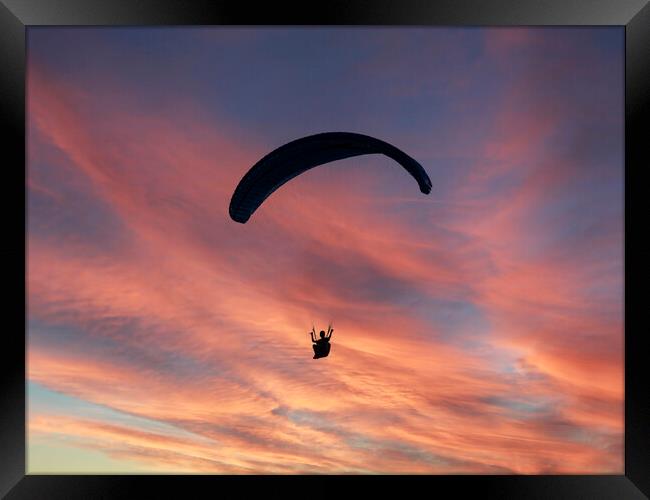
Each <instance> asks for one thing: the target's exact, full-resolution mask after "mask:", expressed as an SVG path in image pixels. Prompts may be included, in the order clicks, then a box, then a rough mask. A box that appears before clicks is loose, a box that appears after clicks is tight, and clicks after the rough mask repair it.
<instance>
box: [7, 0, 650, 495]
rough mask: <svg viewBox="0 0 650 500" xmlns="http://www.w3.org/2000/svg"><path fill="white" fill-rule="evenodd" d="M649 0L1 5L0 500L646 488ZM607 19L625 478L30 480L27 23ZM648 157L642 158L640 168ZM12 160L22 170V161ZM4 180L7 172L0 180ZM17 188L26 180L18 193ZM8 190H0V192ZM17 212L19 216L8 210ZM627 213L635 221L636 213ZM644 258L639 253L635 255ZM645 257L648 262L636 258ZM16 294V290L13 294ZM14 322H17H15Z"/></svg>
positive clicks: (130, 0)
mask: <svg viewBox="0 0 650 500" xmlns="http://www.w3.org/2000/svg"><path fill="white" fill-rule="evenodd" d="M648 3H649V0H443V1H435V2H434V1H429V2H426V1H422V0H399V1H395V0H373V1H368V0H366V1H364V0H329V1H327V2H322V3H320V4H310V3H308V2H302V3H297V2H296V3H287V2H278V1H274V2H259V3H250V2H245V1H243V0H240V1H238V2H235V1H233V0H227V1H226V0H224V1H222V0H219V1H210V0H194V1H179V0H118V1H115V0H113V1H110V0H0V102H1V105H2V108H1V109H2V121H3V124H5V125H6V127H5V132H4V134H3V141H2V143H3V149H4V151H5V158H11V160H8V161H4V162H3V164H4V168H3V170H4V173H5V175H6V176H7V175H8V179H9V182H8V186H7V187H6V188H5V200H8V204H7V206H6V207H5V212H4V213H5V214H6V215H5V221H6V222H5V227H8V228H9V231H8V232H9V234H8V235H7V238H6V241H5V245H3V246H4V249H3V254H4V255H5V257H8V260H9V261H10V262H6V263H5V270H6V271H7V272H6V273H5V274H6V275H8V278H9V279H6V280H5V283H7V285H8V286H7V291H8V293H6V294H5V296H6V297H7V298H8V300H9V301H7V299H5V303H6V304H7V306H6V309H5V311H6V313H5V314H6V315H7V316H9V318H10V319H11V321H10V322H9V323H8V325H7V326H6V327H5V328H6V329H5V332H4V335H3V343H2V353H3V356H2V360H3V362H2V378H1V384H2V390H1V391H0V415H1V419H2V428H1V432H0V464H1V465H0V495H1V496H3V497H5V495H6V498H9V499H17V498H43V499H45V498H47V499H56V498H65V499H73V498H114V497H115V498H125V497H131V496H135V497H139V496H143V497H146V498H154V497H155V498H159V497H179V496H184V497H194V496H197V494H192V493H188V489H197V490H196V491H199V490H198V488H200V489H201V490H204V491H205V492H206V493H207V494H209V495H222V494H225V495H226V496H227V497H229V496H230V494H229V493H226V489H225V488H228V489H231V488H234V489H236V491H237V496H240V497H242V496H243V497H247V496H248V494H247V493H248V490H249V489H252V488H255V489H259V490H260V491H261V492H263V493H264V494H269V493H273V492H277V493H278V494H282V495H286V494H287V493H288V492H290V491H292V490H294V488H292V487H293V486H299V488H295V491H297V492H299V491H302V494H310V495H311V494H312V493H313V492H315V491H316V492H319V491H321V492H324V493H327V492H329V493H330V494H338V492H339V491H341V490H342V488H345V489H347V488H348V487H349V486H350V487H352V486H355V487H362V488H364V490H366V493H365V494H366V495H367V494H372V493H375V492H376V493H380V492H381V493H386V494H391V493H400V494H405V493H406V494H410V493H408V491H413V492H414V493H415V492H418V494H422V493H424V494H426V495H427V496H428V495H437V494H438V492H439V491H440V488H445V489H447V490H449V489H453V490H454V493H453V494H454V496H461V497H462V496H466V495H467V494H471V495H472V496H475V495H480V497H483V496H485V497H488V498H553V499H559V498H571V499H573V498H589V499H600V498H602V499H609V498H611V499H627V498H647V496H648V495H650V461H649V460H648V457H649V456H650V438H649V432H648V421H650V391H648V390H647V388H646V387H645V381H646V380H647V374H648V363H647V362H646V358H647V351H645V350H644V349H643V344H644V343H643V337H644V336H645V335H646V334H647V331H646V330H645V329H643V328H642V327H641V326H640V325H643V323H642V321H641V319H642V318H641V315H642V313H643V309H642V303H641V296H640V294H637V292H635V291H636V290H642V289H641V284H642V282H643V281H645V280H644V279H645V278H647V277H648V273H647V272H646V271H647V251H645V252H644V251H641V252H637V253H636V254H633V252H632V251H633V249H634V248H635V247H636V246H637V245H635V244H633V243H631V242H632V238H633V237H634V238H636V239H637V240H638V239H639V235H641V234H642V233H643V227H642V224H644V222H645V220H644V216H643V214H647V213H650V212H648V209H647V202H646V200H645V199H644V197H643V194H642V192H641V190H642V189H643V188H644V184H643V182H641V173H642V172H643V170H644V167H645V168H647V166H648V165H649V164H650V163H649V162H648V154H647V150H648V146H647V144H648V140H647V137H650V136H649V135H648V133H647V132H644V130H648V129H650V120H649V119H648V104H649V101H650V5H648ZM222 24H235V25H358V24H360V25H421V26H432V25H438V26H440V25H445V26H517V25H528V26H530V25H536V26H539V25H546V26H557V25H569V26H574V25H575V26H593V25H599V26H602V25H611V26H621V27H624V28H625V473H624V474H623V475H603V476H596V475H592V476H589V475H547V476H493V475H489V476H488V475H485V476H483V475H480V476H467V475H455V476H354V477H353V476H298V477H296V476H162V475H150V476H141V475H132V476H111V475H105V476H103V475H79V476H76V475H64V476H49V475H26V460H25V458H26V455H25V438H26V423H25V417H26V410H25V377H26V373H25V353H26V347H25V341H24V340H25V337H22V336H21V335H20V334H19V333H18V331H19V328H18V326H19V325H23V333H26V310H27V297H26V295H25V293H24V291H25V277H26V274H25V272H27V271H28V270H27V269H26V267H25V263H26V261H25V250H26V247H25V244H26V204H25V201H26V193H25V190H26V182H25V181H26V179H25V69H26V63H25V57H26V48H25V40H26V31H27V28H28V27H30V26H37V25H38V26H42V25H53V26H61V25H67V26H70V25H94V26H97V25H102V26H114V25H121V26H124V25H222ZM644 159H645V160H646V161H645V162H644ZM21 165H22V168H21ZM5 179H7V177H5ZM21 186H22V187H21ZM6 194H9V196H6ZM17 206H18V207H20V206H22V207H23V208H24V210H25V211H24V212H23V219H20V218H19V217H18V215H17V213H16V207H17ZM633 212H634V213H635V214H636V217H635V218H634V221H633V219H632V213H633ZM644 254H645V255H644ZM644 259H645V262H644ZM21 291H22V292H23V293H22V294H21ZM14 325H15V326H14Z"/></svg>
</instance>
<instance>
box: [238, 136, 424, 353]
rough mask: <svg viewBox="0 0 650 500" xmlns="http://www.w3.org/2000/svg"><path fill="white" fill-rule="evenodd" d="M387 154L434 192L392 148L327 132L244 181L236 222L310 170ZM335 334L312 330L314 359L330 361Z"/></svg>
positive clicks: (262, 163) (267, 159) (262, 164)
mask: <svg viewBox="0 0 650 500" xmlns="http://www.w3.org/2000/svg"><path fill="white" fill-rule="evenodd" d="M369 154H383V155H385V156H387V157H389V158H391V159H393V160H394V161H395V162H397V163H398V164H399V165H401V166H402V168H404V170H406V172H408V173H409V174H410V175H411V177H413V178H414V179H415V181H416V182H417V183H418V186H419V188H420V191H421V192H422V193H424V194H429V193H430V192H431V179H429V176H428V175H427V172H426V171H425V170H424V168H423V167H422V165H420V164H419V163H418V162H417V161H415V160H414V159H413V158H411V157H410V156H409V155H407V154H406V153H404V152H403V151H401V150H399V149H397V148H396V147H395V146H393V145H392V144H388V143H387V142H384V141H382V140H380V139H376V138H374V137H370V136H368V135H363V134H356V133H351V132H324V133H321V134H316V135H310V136H307V137H303V138H301V139H296V140H295V141H292V142H289V143H287V144H285V145H284V146H280V147H279V148H277V149H275V150H274V151H271V152H270V153H269V154H267V155H266V156H264V157H263V158H262V159H261V160H259V161H258V162H257V163H256V164H255V165H253V166H252V167H251V169H250V170H249V171H248V172H246V174H245V175H244V176H243V177H242V178H241V180H240V181H239V184H237V187H236V188H235V191H234V192H233V194H232V198H231V199H230V207H229V209H228V211H229V213H230V217H231V218H232V220H234V221H235V222H239V223H241V224H245V223H246V222H247V221H248V219H250V217H251V215H252V214H253V212H255V210H257V209H258V208H259V207H260V206H261V205H262V203H264V200H266V199H267V198H268V197H269V196H270V195H271V194H272V193H273V192H275V191H276V190H277V189H279V188H280V187H281V186H283V185H284V184H286V183H287V182H289V181H290V180H291V179H293V178H294V177H296V176H298V175H300V174H302V173H303V172H306V171H307V170H309V169H310V168H313V167H317V166H319V165H323V164H325V163H329V162H333V161H336V160H342V159H344V158H350V157H353V156H360V155H369ZM333 332H334V330H333V329H332V327H331V325H330V326H329V327H328V328H327V333H325V331H321V332H320V338H316V329H315V328H313V327H312V331H311V332H310V334H311V340H312V343H313V345H312V347H313V349H314V357H313V359H320V358H324V357H327V356H328V355H329V353H330V349H331V344H330V339H331V337H332V333H333Z"/></svg>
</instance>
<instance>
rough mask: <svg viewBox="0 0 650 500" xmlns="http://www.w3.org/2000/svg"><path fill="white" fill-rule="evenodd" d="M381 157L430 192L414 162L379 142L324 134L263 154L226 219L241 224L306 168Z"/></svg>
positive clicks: (236, 194)
mask: <svg viewBox="0 0 650 500" xmlns="http://www.w3.org/2000/svg"><path fill="white" fill-rule="evenodd" d="M367 154H384V155H386V156H388V157H389V158H392V159H393V160H395V161H396V162H397V163H399V164H400V165H401V166H402V167H403V168H404V169H405V170H406V171H407V172H408V173H409V174H411V176H412V177H413V178H414V179H415V180H416V181H417V183H418V185H419V187H420V191H421V192H423V193H424V194H429V193H430V192H431V180H430V179H429V176H428V175H427V173H426V171H425V170H424V168H423V167H422V165H420V164H419V163H418V162H417V161H415V160H414V159H413V158H411V157H410V156H409V155H407V154H406V153H404V152H403V151H401V150H399V149H397V148H396V147H395V146H393V145H391V144H388V143H387V142H384V141H382V140H380V139H376V138H374V137H370V136H368V135H363V134H355V133H352V132H325V133H322V134H316V135H310V136H307V137H303V138H302V139H297V140H295V141H292V142H289V143H288V144H285V145H284V146H280V147H279V148H277V149H276V150H274V151H272V152H270V153H269V154H267V155H266V156H265V157H264V158H262V159H261V160H260V161H258V162H257V163H256V164H255V165H253V167H252V168H251V169H250V170H249V171H248V172H247V173H246V175H244V177H242V179H241V180H240V181H239V184H238V185H237V188H236V189H235V192H234V193H233V195H232V199H231V200H230V208H229V212H230V217H231V218H232V219H233V220H234V221H236V222H240V223H242V224H244V223H246V221H247V220H248V219H249V218H250V216H251V215H252V214H253V212H255V210H257V209H258V208H259V206H260V205H261V204H262V203H263V202H264V200H266V199H267V198H268V197H269V196H270V195H271V194H272V193H273V192H274V191H275V190H277V189H278V188H280V187H281V186H282V185H283V184H285V183H286V182H288V181H290V180H291V179H293V178H294V177H296V176H298V175H300V174H302V173H303V172H305V171H307V170H309V169H310V168H313V167H316V166H318V165H322V164H324V163H329V162H332V161H336V160H341V159H344V158H350V157H352V156H360V155H367Z"/></svg>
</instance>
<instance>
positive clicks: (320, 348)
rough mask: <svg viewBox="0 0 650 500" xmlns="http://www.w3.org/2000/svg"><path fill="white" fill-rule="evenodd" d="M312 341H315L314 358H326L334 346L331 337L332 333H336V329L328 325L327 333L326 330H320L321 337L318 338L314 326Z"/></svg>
mask: <svg viewBox="0 0 650 500" xmlns="http://www.w3.org/2000/svg"><path fill="white" fill-rule="evenodd" d="M309 333H310V334H311V341H312V342H313V346H312V347H313V348H314V358H313V359H319V358H325V357H327V356H328V355H329V353H330V349H331V348H332V345H331V344H330V339H331V338H332V333H334V329H333V328H332V326H331V325H330V326H328V327H327V334H325V331H324V330H321V331H320V338H319V339H317V338H316V329H315V328H314V327H312V328H311V332H309Z"/></svg>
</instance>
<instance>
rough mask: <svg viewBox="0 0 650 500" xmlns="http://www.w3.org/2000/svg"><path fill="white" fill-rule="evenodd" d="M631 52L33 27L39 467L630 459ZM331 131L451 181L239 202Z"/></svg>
mask: <svg viewBox="0 0 650 500" xmlns="http://www.w3.org/2000/svg"><path fill="white" fill-rule="evenodd" d="M623 47H624V31H623V28H613V27H612V28H529V29H524V28H490V29H484V28H467V29H458V28H453V29H452V28H449V29H442V28H417V29H416V28H408V29H406V28H380V29H379V28H346V29H343V28H318V29H316V28H272V29H271V28H269V29H253V28H249V29H243V28H238V29H235V28H39V27H35V28H34V27H31V28H29V30H28V81H27V84H28V87H27V90H28V100H27V111H28V151H27V152H28V175H27V184H28V186H27V187H28V207H27V209H28V230H27V237H28V262H27V277H26V279H27V286H28V297H27V299H28V360H27V365H28V384H27V393H28V472H29V473H66V472H72V473H75V472H76V473H86V472H88V473H90V472H95V473H97V472H106V473H210V474H293V473H299V474H310V473H325V474H343V473H352V474H357V473H361V474H365V473H373V474H375V473H378V474H400V473H414V474H453V473H464V474H465V473H469V474H495V473H496V474H547V473H560V474H564V473H570V474H574V473H591V474H606V473H616V474H620V473H622V472H623V434H624V427H623V401H624V392H623V366H624V363H623V361H624V360H623V264H624V262H623V180H624V176H623V174H624V171H623V137H624V136H623V125H624V121H623V116H624V115H623V82H624V79H623V76H624V72H623ZM328 131H347V132H358V133H363V134H368V135H371V136H374V137H377V138H379V139H383V140H386V141H388V142H390V143H392V144H394V145H395V146H397V147H398V148H400V149H402V150H404V151H405V152H407V153H408V154H409V155H411V156H412V157H414V158H415V159H416V160H418V161H419V162H420V163H421V164H422V165H423V166H424V168H425V169H426V170H427V172H428V174H429V177H430V178H431V181H432V183H433V190H432V192H431V194H430V195H428V196H425V195H423V194H422V193H420V191H419V189H418V186H417V184H416V182H415V181H414V180H413V179H412V178H411V177H410V176H409V175H408V174H407V173H406V172H405V171H404V170H403V169H401V168H400V167H399V166H398V165H396V164H395V163H394V162H393V161H392V160H390V159H388V158H386V157H383V156H379V155H368V156H361V157H357V158H351V159H347V160H341V161H337V162H334V163H331V164H327V165H324V166H321V167H318V168H315V169H313V170H310V171H308V172H306V173H305V174H303V175H301V176H299V177H298V178H296V179H294V180H292V181H290V182H289V183H288V184H286V185H285V186H283V187H282V188H281V189H279V190H278V191H277V192H275V193H274V194H273V195H272V196H271V197H270V198H269V199H267V200H266V202H265V203H264V204H263V205H262V206H261V207H260V209H259V210H258V211H257V212H255V213H254V214H253V216H252V217H251V219H250V221H249V222H248V223H246V224H238V223H235V222H233V221H232V220H231V219H230V217H229V215H228V204H229V202H230V197H231V195H232V192H233V190H234V188H235V186H236V185H237V183H238V181H239V179H240V178H241V177H242V176H243V175H244V174H245V173H246V171H247V170H248V169H249V168H250V167H251V166H252V165H253V164H254V163H255V162H256V161H257V160H259V159H260V158H261V157H262V156H264V155H265V154H266V153H268V152H269V151H271V150H273V149H275V148H276V147H278V146H281V145H282V144H285V143H287V142H289V141H291V140H293V139H297V138H299V137H303V136H305V135H310V134H314V133H318V132H328ZM330 321H331V322H333V325H334V328H335V332H334V335H333V337H332V352H331V354H330V356H329V357H327V358H324V359H320V360H313V359H312V355H313V352H312V349H311V341H310V340H309V335H308V331H309V330H310V329H311V328H312V325H315V326H316V328H317V329H319V330H320V329H325V328H326V327H327V324H328V322H330Z"/></svg>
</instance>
